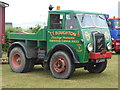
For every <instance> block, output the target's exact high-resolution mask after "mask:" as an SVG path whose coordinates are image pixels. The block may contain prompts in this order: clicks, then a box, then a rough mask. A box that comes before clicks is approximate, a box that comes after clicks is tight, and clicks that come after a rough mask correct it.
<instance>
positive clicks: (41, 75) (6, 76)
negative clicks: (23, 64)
mask: <svg viewBox="0 0 120 90" xmlns="http://www.w3.org/2000/svg"><path fill="white" fill-rule="evenodd" d="M2 79H3V80H2V87H3V88H118V55H113V57H112V59H110V60H108V66H107V68H106V70H105V71H104V72H103V73H100V74H90V73H88V72H87V71H85V70H84V69H82V68H79V69H77V70H76V71H75V72H74V74H73V76H72V77H71V78H70V79H67V80H64V79H56V78H54V77H53V76H52V75H51V73H50V71H44V70H43V68H42V67H40V66H39V65H37V66H35V67H34V70H33V71H32V72H29V73H14V72H12V71H11V69H10V67H9V65H8V64H4V65H2Z"/></svg>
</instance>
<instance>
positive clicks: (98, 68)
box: [86, 60, 107, 73]
mask: <svg viewBox="0 0 120 90" xmlns="http://www.w3.org/2000/svg"><path fill="white" fill-rule="evenodd" d="M106 66H107V60H105V62H101V63H90V64H88V65H87V68H86V69H87V70H88V71H89V72H90V73H101V72H103V71H104V70H105V69H106Z"/></svg>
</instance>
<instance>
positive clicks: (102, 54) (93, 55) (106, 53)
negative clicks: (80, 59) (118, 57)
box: [89, 51, 112, 59]
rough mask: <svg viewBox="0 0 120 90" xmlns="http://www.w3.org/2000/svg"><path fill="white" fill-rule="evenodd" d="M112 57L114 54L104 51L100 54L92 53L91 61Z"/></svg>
mask: <svg viewBox="0 0 120 90" xmlns="http://www.w3.org/2000/svg"><path fill="white" fill-rule="evenodd" d="M110 57H112V52H107V51H102V52H98V53H94V52H91V53H90V56H89V59H100V58H110Z"/></svg>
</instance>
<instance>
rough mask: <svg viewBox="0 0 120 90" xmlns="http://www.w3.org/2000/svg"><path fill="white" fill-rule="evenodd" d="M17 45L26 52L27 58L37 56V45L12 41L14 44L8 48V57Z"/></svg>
mask: <svg viewBox="0 0 120 90" xmlns="http://www.w3.org/2000/svg"><path fill="white" fill-rule="evenodd" d="M15 47H21V48H22V50H23V51H24V53H25V56H26V58H28V59H31V58H37V52H36V49H35V47H29V46H26V45H25V43H24V42H14V43H12V45H11V46H10V47H9V49H8V57H9V54H10V51H11V50H12V49H13V48H15Z"/></svg>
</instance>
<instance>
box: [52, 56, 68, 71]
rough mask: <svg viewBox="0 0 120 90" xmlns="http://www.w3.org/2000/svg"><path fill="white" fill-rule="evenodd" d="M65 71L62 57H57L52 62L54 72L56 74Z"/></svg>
mask: <svg viewBox="0 0 120 90" xmlns="http://www.w3.org/2000/svg"><path fill="white" fill-rule="evenodd" d="M65 69H66V63H65V59H64V58H63V57H57V58H56V60H55V61H54V70H55V71H56V72H58V73H62V72H64V71H65Z"/></svg>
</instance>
